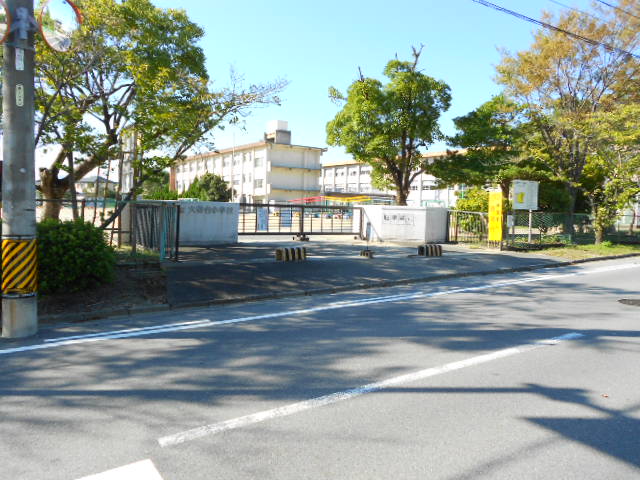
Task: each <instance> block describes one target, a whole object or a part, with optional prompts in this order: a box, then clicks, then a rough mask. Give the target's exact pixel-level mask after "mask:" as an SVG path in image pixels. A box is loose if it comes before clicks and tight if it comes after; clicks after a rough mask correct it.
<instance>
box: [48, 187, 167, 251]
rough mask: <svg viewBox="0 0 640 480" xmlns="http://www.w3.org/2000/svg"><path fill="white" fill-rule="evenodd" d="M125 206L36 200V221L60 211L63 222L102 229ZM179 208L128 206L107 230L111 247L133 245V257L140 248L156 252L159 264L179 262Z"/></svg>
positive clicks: (159, 204)
mask: <svg viewBox="0 0 640 480" xmlns="http://www.w3.org/2000/svg"><path fill="white" fill-rule="evenodd" d="M122 204H123V202H121V201H116V200H113V199H104V198H96V199H94V198H84V199H79V200H78V201H77V203H76V208H75V212H74V208H73V204H72V202H71V200H67V199H65V200H44V199H36V220H37V221H38V222H40V221H42V220H43V219H44V218H45V217H46V215H47V213H48V214H52V213H54V211H57V217H58V218H59V219H60V220H61V221H69V220H73V219H74V218H77V219H78V220H81V221H83V222H88V223H91V224H92V225H95V226H96V227H101V226H102V224H103V222H104V220H105V219H106V218H109V217H110V216H111V215H112V214H113V213H114V212H117V211H118V209H119V207H120V206H122ZM179 228H180V205H179V204H177V203H176V202H154V201H138V202H126V205H125V206H124V208H122V212H121V214H120V215H118V217H117V218H116V219H115V220H114V221H113V222H112V223H111V224H110V225H109V226H107V227H106V228H104V231H105V237H106V238H107V240H108V242H109V244H110V245H117V246H122V245H123V244H124V245H130V246H131V249H132V254H135V253H136V251H137V249H138V248H143V249H145V250H148V251H151V252H155V253H157V254H158V256H159V259H160V261H164V260H177V258H178V253H179Z"/></svg>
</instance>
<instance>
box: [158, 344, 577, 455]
mask: <svg viewBox="0 0 640 480" xmlns="http://www.w3.org/2000/svg"><path fill="white" fill-rule="evenodd" d="M583 336H584V335H582V334H580V333H576V332H572V333H567V334H565V335H561V336H559V337H554V338H550V339H547V340H540V341H537V342H534V343H526V344H523V345H520V346H517V347H511V348H505V349H503V350H497V351H495V352H491V353H487V354H484V355H478V356H476V357H471V358H467V359H466V360H460V361H457V362H451V363H447V364H445V365H441V366H439V367H432V368H427V369H425V370H419V371H417V372H413V373H409V374H406V375H400V376H398V377H393V378H388V379H386V380H382V381H380V382H375V383H369V384H367V385H363V386H361V387H356V388H352V389H350V390H344V391H341V392H335V393H332V394H329V395H323V396H321V397H316V398H312V399H310V400H305V401H302V402H297V403H292V404H289V405H285V406H282V407H277V408H273V409H271V410H265V411H262V412H258V413H253V414H251V415H246V416H244V417H238V418H234V419H231V420H227V421H224V422H219V423H213V424H210V425H205V426H203V427H198V428H194V429H191V430H186V431H184V432H181V433H177V434H175V435H169V436H166V437H161V438H159V439H158V444H159V445H160V446H161V447H163V448H164V447H172V446H175V445H180V444H182V443H185V442H189V441H191V440H196V439H198V438H202V437H207V436H212V435H217V434H219V433H222V432H226V431H228V430H235V429H238V428H243V427H247V426H249V425H253V424H256V423H260V422H265V421H267V420H272V419H275V418H280V417H286V416H289V415H294V414H297V413H301V412H304V411H307V410H311V409H314V408H318V407H324V406H326V405H331V404H333V403H338V402H342V401H345V400H351V399H353V398H355V397H359V396H361V395H365V394H367V393H374V392H378V391H381V390H384V389H386V388H390V387H397V386H399V385H404V384H407V383H412V382H416V381H418V380H423V379H425V378H429V377H434V376H436V375H442V374H444V373H448V372H453V371H455V370H460V369H463V368H467V367H472V366H475V365H480V364H482V363H487V362H491V361H493V360H497V359H499V358H505V357H510V356H513V355H517V354H520V353H525V352H529V351H531V350H535V349H538V348H542V347H546V346H550V345H557V344H558V343H560V342H563V341H567V340H574V339H577V338H581V337H583Z"/></svg>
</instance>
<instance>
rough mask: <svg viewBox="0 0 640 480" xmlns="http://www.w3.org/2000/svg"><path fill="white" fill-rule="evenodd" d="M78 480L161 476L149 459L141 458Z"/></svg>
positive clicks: (142, 479)
mask: <svg viewBox="0 0 640 480" xmlns="http://www.w3.org/2000/svg"><path fill="white" fill-rule="evenodd" d="M78 480H162V477H161V476H160V473H159V472H158V470H156V467H155V465H154V464H153V462H152V461H151V460H142V461H141V462H136V463H132V464H130V465H125V466H124V467H119V468H114V469H113V470H109V471H108V472H103V473H98V474H96V475H89V476H88V477H82V478H80V479H78Z"/></svg>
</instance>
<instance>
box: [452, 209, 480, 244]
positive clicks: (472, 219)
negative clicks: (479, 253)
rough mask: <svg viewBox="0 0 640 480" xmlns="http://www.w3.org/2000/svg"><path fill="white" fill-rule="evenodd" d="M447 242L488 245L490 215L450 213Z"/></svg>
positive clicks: (454, 211)
mask: <svg viewBox="0 0 640 480" xmlns="http://www.w3.org/2000/svg"><path fill="white" fill-rule="evenodd" d="M448 223H449V233H448V238H447V241H449V242H452V243H458V242H461V243H486V242H487V240H488V238H489V215H488V214H487V213H483V212H463V211H460V210H450V211H449V221H448Z"/></svg>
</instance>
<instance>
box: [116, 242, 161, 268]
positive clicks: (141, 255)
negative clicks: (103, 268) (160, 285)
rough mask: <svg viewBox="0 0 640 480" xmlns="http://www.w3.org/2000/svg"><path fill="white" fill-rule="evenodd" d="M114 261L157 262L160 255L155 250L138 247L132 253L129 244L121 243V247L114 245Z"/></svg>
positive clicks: (121, 262) (119, 262) (120, 262)
mask: <svg viewBox="0 0 640 480" xmlns="http://www.w3.org/2000/svg"><path fill="white" fill-rule="evenodd" d="M115 250H116V262H117V263H118V264H127V263H158V262H159V261H160V255H159V254H158V253H157V252H153V251H151V250H145V249H144V248H140V247H138V248H137V249H136V252H135V253H133V252H132V249H131V246H129V245H123V246H122V247H119V248H118V247H116V249H115Z"/></svg>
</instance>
